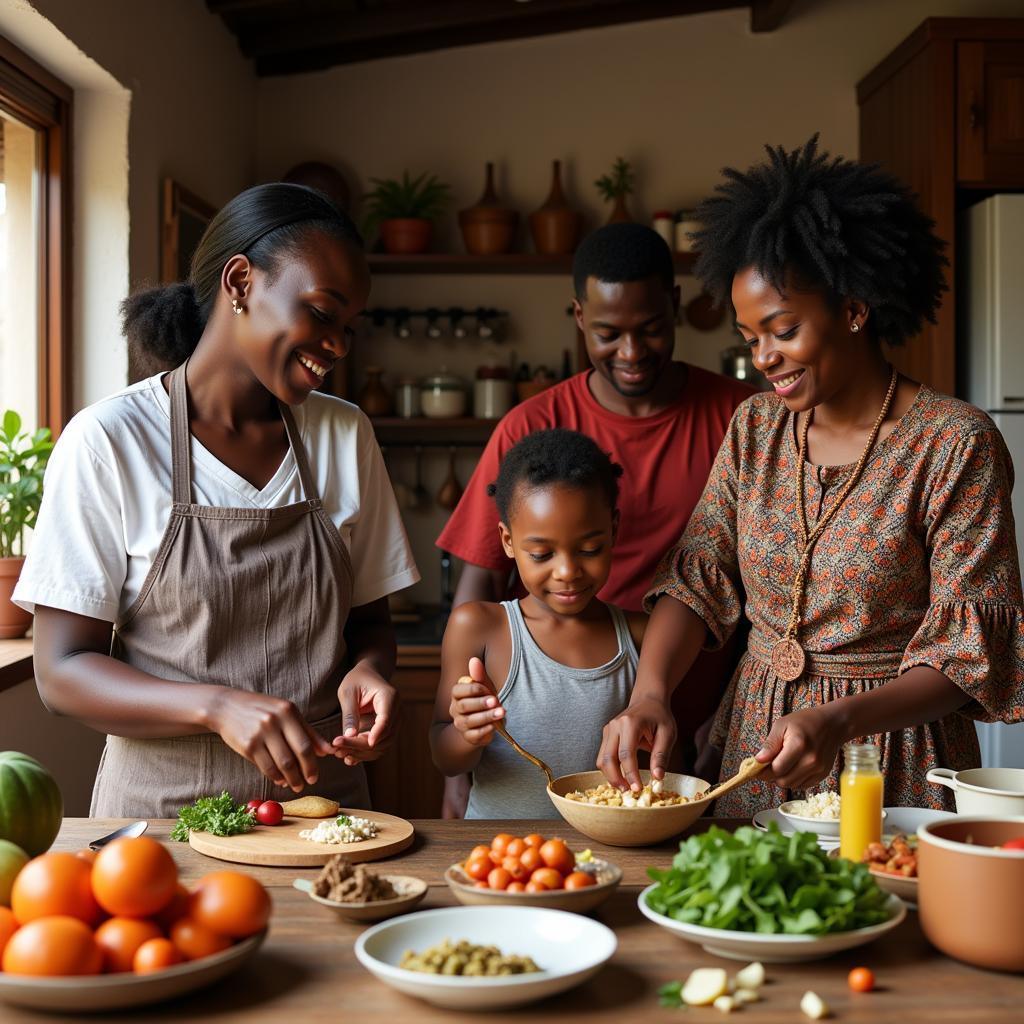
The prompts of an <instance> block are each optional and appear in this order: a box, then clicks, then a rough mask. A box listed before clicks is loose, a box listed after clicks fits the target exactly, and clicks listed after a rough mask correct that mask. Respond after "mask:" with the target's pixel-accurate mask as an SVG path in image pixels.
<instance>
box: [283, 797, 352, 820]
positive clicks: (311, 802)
mask: <svg viewBox="0 0 1024 1024" xmlns="http://www.w3.org/2000/svg"><path fill="white" fill-rule="evenodd" d="M339 809H340V808H339V805H338V802H337V801H336V800H328V799H327V797H325V796H300V797H299V798H298V800H286V801H285V802H284V803H283V804H281V810H282V811H284V813H285V814H288V815H290V816H291V817H293V818H330V817H332V816H333V815H335V814H337V813H338V811H339Z"/></svg>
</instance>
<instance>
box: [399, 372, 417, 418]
mask: <svg viewBox="0 0 1024 1024" xmlns="http://www.w3.org/2000/svg"><path fill="white" fill-rule="evenodd" d="M395 411H396V412H397V413H398V415H399V416H401V417H402V418H403V419H406V420H408V419H412V418H413V417H414V416H419V414H420V382H419V381H418V380H417V379H416V378H415V377H400V378H399V379H398V383H397V384H396V385H395Z"/></svg>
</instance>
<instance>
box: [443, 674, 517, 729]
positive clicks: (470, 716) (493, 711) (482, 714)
mask: <svg viewBox="0 0 1024 1024" xmlns="http://www.w3.org/2000/svg"><path fill="white" fill-rule="evenodd" d="M495 692H496V687H495V685H494V683H492V682H491V680H490V678H489V677H488V675H487V669H485V668H484V663H483V662H482V661H481V660H480V659H479V658H470V659H469V675H468V676H462V677H461V678H460V679H459V681H458V682H457V683H456V684H455V685H454V686H453V687H452V699H451V703H450V704H449V705H448V714H449V715H450V716H451V720H452V725H453V726H454V727H455V729H456V730H457V732H458V734H459V735H460V736H461V737H462V738H463V739H464V740H465V741H466V742H467V743H469V744H470V745H471V746H474V747H486V746H487V744H488V743H490V742H491V740H492V739H494V723H495V722H497V721H500V720H501V719H502V718H504V717H505V709H504V708H503V707H502V706H501V704H499V703H498V698H497V697H496V696H495Z"/></svg>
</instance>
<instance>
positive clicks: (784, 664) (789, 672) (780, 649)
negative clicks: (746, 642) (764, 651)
mask: <svg viewBox="0 0 1024 1024" xmlns="http://www.w3.org/2000/svg"><path fill="white" fill-rule="evenodd" d="M806 664H807V655H806V654H805V653H804V649H803V648H802V647H801V646H800V645H799V644H798V643H797V642H796V640H794V639H793V638H792V637H788V636H786V637H783V638H782V639H781V640H780V641H779V642H778V643H777V644H776V645H775V646H774V647H773V648H772V671H773V672H774V673H775V674H776V675H777V676H778V677H779V678H780V679H781V680H783V681H784V682H787V683H791V682H793V681H794V680H795V679H799V678H800V677H801V676H802V675H803V674H804V665H806Z"/></svg>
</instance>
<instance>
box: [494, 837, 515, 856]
mask: <svg viewBox="0 0 1024 1024" xmlns="http://www.w3.org/2000/svg"><path fill="white" fill-rule="evenodd" d="M514 838H515V837H514V836H510V835H509V834H508V833H507V832H499V833H498V834H497V835H496V836H495V837H494V838H493V839H492V840H491V852H492V853H496V854H498V856H499V857H504V856H505V847H507V846H508V844H509V843H511V842H512V840H513V839H514Z"/></svg>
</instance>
